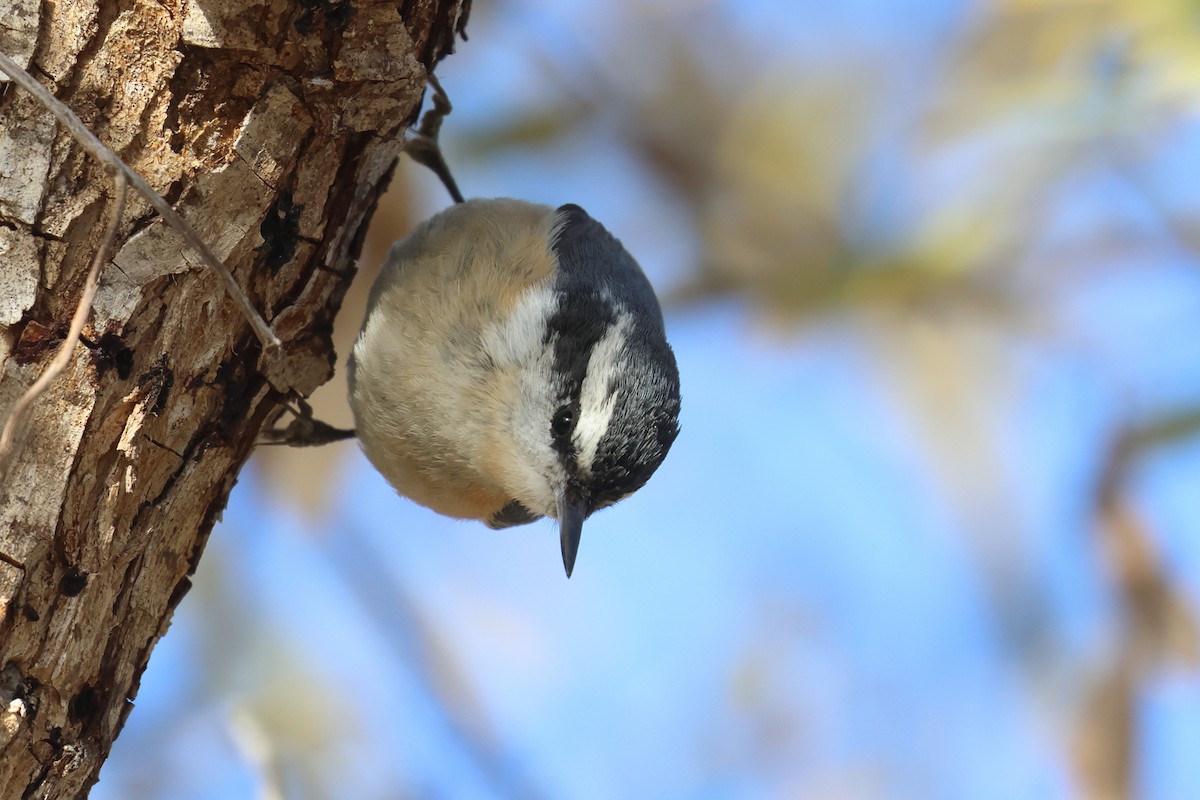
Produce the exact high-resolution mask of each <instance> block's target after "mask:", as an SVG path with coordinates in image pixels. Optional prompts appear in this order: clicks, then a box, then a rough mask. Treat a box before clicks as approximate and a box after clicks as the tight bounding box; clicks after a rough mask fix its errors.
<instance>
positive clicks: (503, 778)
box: [93, 0, 1200, 800]
mask: <svg viewBox="0 0 1200 800" xmlns="http://www.w3.org/2000/svg"><path fill="white" fill-rule="evenodd" d="M468 33H469V35H470V37H471V38H470V41H469V42H463V43H461V44H460V46H459V52H458V53H457V54H456V55H454V56H452V57H451V58H449V59H448V60H447V61H446V62H445V63H444V64H443V66H442V68H441V69H440V76H441V79H442V81H443V83H444V84H445V86H446V89H447V91H448V92H449V94H450V96H451V98H452V99H453V101H454V103H455V111H454V114H453V115H452V116H451V118H450V119H449V121H448V122H447V124H446V126H445V132H444V138H443V141H444V143H445V145H446V149H447V155H448V158H449V161H450V163H451V165H452V166H453V168H454V169H455V172H456V175H457V177H458V180H459V183H460V184H461V185H462V187H463V189H464V191H465V192H466V193H467V194H468V195H479V196H494V195H511V196H518V197H524V198H527V199H531V200H535V201H540V202H545V203H549V204H552V205H558V204H561V203H564V202H577V203H579V204H581V205H583V206H584V207H585V208H587V209H588V211H589V212H590V213H591V214H593V215H594V216H595V217H596V218H598V219H600V220H602V221H604V223H605V224H606V225H607V226H608V227H609V228H610V230H612V231H613V232H614V233H616V234H617V235H618V236H619V237H620V238H621V239H622V240H623V241H624V242H625V244H626V245H627V247H628V248H629V249H630V251H631V252H633V253H634V254H635V255H636V256H637V257H638V258H639V260H640V261H641V263H642V265H643V266H644V268H645V269H646V271H647V272H648V274H649V275H650V277H651V279H652V280H653V282H654V283H655V285H656V286H657V287H658V289H659V291H660V293H661V295H662V297H663V298H664V301H665V305H666V315H667V323H668V329H669V333H670V336H671V338H672V341H673V343H674V346H675V349H676V353H677V355H678V358H679V363H680V369H681V373H682V378H683V391H684V402H683V417H682V424H683V432H682V434H681V436H680V438H679V440H678V442H677V443H676V445H675V448H674V450H673V452H672V453H671V456H670V457H669V458H668V459H667V461H666V463H665V464H664V466H663V467H662V468H661V469H660V470H659V472H658V474H657V475H656V476H655V478H654V479H653V480H652V481H651V482H650V484H649V485H648V486H647V487H646V488H645V489H644V490H643V491H641V492H640V493H639V494H638V495H636V496H635V497H633V498H630V499H629V500H627V501H625V502H624V503H622V504H620V505H619V506H617V507H615V508H613V509H610V510H608V511H605V512H603V513H601V514H599V515H597V516H596V517H594V518H593V519H592V520H591V521H590V522H589V523H588V525H587V527H586V530H585V536H584V539H583V544H582V547H581V552H580V557H579V563H578V565H577V567H576V570H575V577H573V578H572V579H571V580H570V581H569V582H568V581H567V580H566V579H565V578H564V577H563V574H562V564H561V559H560V556H559V548H558V541H557V533H556V530H555V527H554V525H553V524H552V523H550V522H543V523H538V524H535V525H532V526H528V527H524V528H515V529H512V530H507V531H501V532H495V531H490V530H487V529H486V528H484V527H483V526H482V525H479V524H470V523H462V522H453V521H450V520H446V519H442V518H439V517H437V516H436V515H434V514H432V513H430V512H427V511H425V510H424V509H421V508H418V507H416V506H415V505H413V504H412V503H409V502H407V501H405V500H402V499H400V498H398V497H397V496H396V495H395V494H394V493H393V492H392V490H391V489H390V488H389V487H388V486H387V484H385V483H384V481H383V480H382V479H381V478H380V477H379V476H378V475H376V474H375V473H374V472H373V471H372V469H371V468H370V467H369V465H368V464H367V463H366V461H365V460H364V459H363V457H362V456H361V455H360V454H359V453H358V451H357V448H356V447H355V446H354V445H353V444H349V445H339V446H337V447H331V448H327V449H324V450H321V451H305V452H301V451H286V452H281V451H270V452H267V451H264V452H260V453H258V454H256V455H255V457H254V459H253V460H252V461H251V463H250V465H249V467H248V468H247V470H246V471H245V472H244V473H243V475H242V478H241V482H240V484H239V485H238V487H237V489H236V490H235V492H234V494H233V497H232V500H231V504H230V507H229V510H228V511H227V513H226V514H225V519H224V521H223V522H222V523H221V524H220V525H219V526H218V528H217V529H216V531H215V532H214V534H213V536H212V540H211V542H210V544H209V547H208V551H207V553H206V554H205V557H204V559H203V562H202V564H201V567H200V571H199V573H198V575H197V579H196V587H195V589H194V590H193V591H192V593H191V594H190V595H189V597H188V598H187V599H186V601H185V602H184V603H183V605H182V607H181V608H180V611H179V612H178V613H177V615H176V618H175V622H174V624H173V625H172V628H171V631H170V634H169V635H168V636H167V637H166V639H165V640H164V641H163V642H162V643H161V644H160V645H159V646H158V648H157V649H156V650H155V653H154V656H153V658H152V659H151V662H150V667H149V670H148V671H147V673H146V676H145V679H144V681H143V685H142V689H141V693H140V695H139V696H138V698H137V709H136V711H135V712H134V713H133V714H132V715H131V717H130V720H129V723H128V725H127V727H126V729H125V731H124V733H123V734H122V735H121V737H120V738H119V739H118V741H117V744H116V747H115V749H114V752H113V756H112V758H111V760H110V761H109V763H108V765H107V766H106V767H105V769H104V771H103V773H102V779H101V782H100V784H99V786H98V787H97V788H96V790H95V791H94V793H93V797H95V798H105V799H106V800H107V799H109V798H237V797H244V798H264V799H265V798H276V797H288V798H348V797H353V798H553V799H557V798H566V799H568V800H575V799H576V798H578V799H580V800H603V799H607V798H703V799H707V798H839V799H840V798H922V799H923V800H924V799H927V798H947V799H948V800H950V799H953V800H959V799H961V798H972V799H973V798H997V799H1000V798H1005V799H1007V798H1124V797H1138V798H1180V799H1181V800H1182V799H1183V798H1187V799H1188V800H1194V799H1195V798H1198V797H1200V646H1198V636H1197V630H1198V629H1197V616H1198V612H1200V532H1198V527H1200V167H1198V165H1200V7H1198V6H1197V5H1196V3H1195V2H1194V0H1061V1H1057V2H1056V1H1055V0H976V1H975V2H968V1H967V0H842V2H839V3H830V2H824V1H823V0H821V1H818V0H758V1H757V2H752V3H751V2H740V1H739V0H654V2H648V1H646V0H641V1H639V0H609V2H605V3H586V2H583V0H498V1H497V2H490V3H489V2H478V3H477V4H476V8H475V9H474V13H473V14H472V18H471V22H470V25H469V28H468ZM447 203H448V199H447V198H446V196H445V194H444V192H443V191H442V190H441V188H440V186H438V184H437V182H436V180H434V179H433V178H432V176H431V175H429V174H427V173H425V172H423V171H422V170H420V169H419V168H415V167H413V166H412V165H411V164H410V163H407V162H406V163H402V164H401V166H400V168H399V169H398V171H397V177H396V180H395V181H394V184H393V187H392V190H391V192H390V194H389V195H388V197H387V199H386V201H385V202H384V204H383V206H382V207H381V209H380V211H379V213H378V214H377V216H376V218H375V223H374V229H373V233H372V235H371V237H370V241H369V242H368V245H367V248H366V251H365V253H364V256H363V261H362V270H361V274H360V276H359V279H358V281H357V282H356V287H355V289H354V292H353V294H352V295H351V297H350V298H349V299H348V301H347V306H346V308H345V310H344V314H343V316H342V319H341V322H342V323H343V326H342V328H341V330H340V332H339V344H338V347H339V361H340V362H342V363H344V361H345V355H346V353H347V352H348V351H349V347H350V343H351V341H352V338H353V335H354V333H355V332H356V330H357V327H358V324H359V320H360V318H361V313H362V311H361V309H362V302H363V297H364V296H365V293H366V290H367V287H368V285H369V282H370V280H371V278H372V277H373V275H374V271H375V269H376V266H377V264H378V263H379V261H380V260H381V259H382V257H383V253H384V251H385V249H386V247H387V245H388V243H389V242H390V241H391V240H392V239H394V238H396V237H397V236H400V235H402V234H404V233H405V232H407V231H408V230H409V229H411V227H412V226H413V225H414V224H415V223H416V222H417V221H419V220H420V219H422V218H424V217H426V216H428V215H429V214H431V213H433V212H434V211H436V210H438V209H440V208H442V207H444V206H445V205H446V204H447ZM344 391H345V389H344V377H343V376H342V375H341V374H339V375H338V376H337V377H336V378H335V379H334V381H333V383H332V384H330V385H329V386H327V387H325V388H323V389H322V390H321V392H320V393H319V395H318V398H317V399H318V403H317V406H318V411H319V414H320V416H322V417H323V418H325V419H328V420H329V421H331V422H334V423H342V424H348V420H349V416H348V411H347V409H346V406H345V401H344V399H343V395H344Z"/></svg>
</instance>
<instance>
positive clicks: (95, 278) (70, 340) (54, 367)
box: [0, 166, 129, 475]
mask: <svg viewBox="0 0 1200 800" xmlns="http://www.w3.org/2000/svg"><path fill="white" fill-rule="evenodd" d="M109 170H110V172H111V173H112V179H113V188H114V189H115V190H116V194H115V196H114V197H113V202H112V204H111V205H110V206H109V209H108V225H107V227H106V228H105V230H104V239H103V240H102V241H101V242H100V247H99V249H97V250H96V255H95V256H93V257H92V264H91V266H90V267H89V268H88V274H87V279H86V280H85V281H84V283H83V292H82V293H81V294H80V295H79V303H78V304H77V305H76V306H75V314H74V316H72V317H71V327H70V329H69V330H68V331H67V338H66V339H64V340H63V343H62V344H61V345H59V348H58V352H57V353H55V354H54V360H53V361H51V362H50V365H49V366H48V367H46V371H45V372H43V373H42V374H41V375H40V376H39V377H38V379H37V380H36V381H34V382H33V385H32V386H30V387H29V388H28V389H26V390H25V394H23V395H21V398H20V399H19V400H17V402H16V405H14V406H13V408H12V411H11V412H10V413H9V415H8V420H7V421H6V422H5V423H4V431H3V433H0V475H2V474H4V473H5V472H7V470H8V461H9V457H10V456H11V454H12V448H13V439H14V438H15V436H16V431H17V426H18V425H19V424H20V421H21V417H22V416H24V414H25V412H26V411H27V410H28V408H29V407H30V405H32V404H33V401H34V400H36V399H37V398H38V396H39V395H41V393H42V392H44V391H46V387H47V386H49V385H50V382H51V381H53V380H54V379H55V378H57V377H58V375H59V373H60V372H62V371H63V370H64V369H66V368H67V364H68V363H70V361H71V354H72V353H73V352H74V351H75V345H77V344H78V343H79V336H80V334H82V333H83V325H84V323H85V322H87V318H88V314H89V313H90V312H91V310H92V300H93V299H94V298H95V296H96V286H97V285H98V284H99V283H100V269H101V268H102V267H103V266H104V264H105V262H107V261H108V258H109V253H110V251H111V250H112V245H113V240H114V239H115V238H116V236H117V228H118V227H119V226H120V224H121V215H122V214H124V213H125V196H126V194H127V192H128V188H129V187H128V184H127V183H126V180H125V173H124V172H122V171H120V170H116V169H113V168H112V167H111V166H109Z"/></svg>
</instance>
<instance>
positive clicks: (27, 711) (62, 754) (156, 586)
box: [0, 0, 469, 798]
mask: <svg viewBox="0 0 1200 800" xmlns="http://www.w3.org/2000/svg"><path fill="white" fill-rule="evenodd" d="M468 5H469V0H406V1H405V2H400V3H385V2H377V1H376V0H354V1H353V2H351V1H350V0H344V1H343V2H339V1H338V0H316V1H315V2H298V1H296V0H258V1H257V2H254V0H249V1H247V0H155V1H154V2H150V1H148V0H121V2H96V1H95V0H59V2H57V3H44V2H40V1H39V0H0V49H2V50H4V51H5V52H7V53H8V54H9V55H11V56H13V57H14V58H15V59H16V60H17V61H18V62H19V63H22V64H28V67H27V69H28V70H29V71H30V72H32V73H33V74H34V76H35V77H37V78H38V79H39V80H40V81H41V82H42V83H43V85H45V86H47V87H48V88H49V89H50V90H51V91H52V92H53V93H54V94H56V95H57V96H58V97H59V98H60V99H61V100H63V101H64V102H65V103H66V104H67V105H68V106H70V107H72V108H73V109H74V110H75V111H76V113H78V114H79V116H80V117H82V119H83V121H84V122H85V123H86V124H87V125H88V126H89V127H90V128H91V129H92V130H93V131H94V132H95V133H96V134H97V135H98V136H99V137H100V138H101V140H103V141H104V142H105V143H106V144H107V145H109V147H111V148H112V149H113V150H115V151H116V152H117V153H118V154H119V155H120V156H121V157H122V158H123V159H124V160H125V161H126V162H127V163H129V164H130V165H131V166H132V167H133V168H134V169H135V170H137V171H138V172H140V173H141V174H142V176H143V177H145V178H146V179H147V181H148V182H149V183H150V184H151V185H152V186H153V187H154V188H155V189H157V190H158V191H159V192H160V193H161V194H163V195H164V196H165V197H166V198H167V200H168V202H170V203H172V204H173V205H174V206H175V207H176V209H177V210H179V211H180V212H181V213H182V215H183V216H184V217H185V218H186V219H187V220H188V221H189V222H190V223H191V224H192V226H193V227H194V228H196V229H197V231H198V232H199V233H200V235H201V237H202V238H204V239H205V241H206V242H207V243H208V244H209V246H210V247H211V248H212V249H213V250H214V251H215V252H216V254H217V256H218V257H220V258H223V259H224V260H225V262H226V264H227V265H228V266H229V267H230V269H231V270H232V272H233V274H234V276H235V277H236V279H237V281H238V282H239V283H240V284H241V285H242V286H243V287H244V288H245V289H246V291H247V292H248V293H249V295H250V297H251V300H252V302H253V303H254V305H255V306H256V307H257V308H258V309H259V310H260V311H261V313H262V314H263V316H264V317H266V319H267V320H268V321H269V322H270V323H271V324H272V325H273V326H274V327H275V330H276V332H277V334H278V335H279V337H280V338H281V339H282V340H283V345H284V352H285V353H286V357H287V361H286V363H287V369H286V370H285V373H286V375H287V376H288V381H286V383H287V384H290V385H283V384H284V383H285V382H284V381H282V380H280V379H279V378H274V379H273V380H274V382H272V381H271V380H268V378H267V377H265V376H264V374H263V369H264V368H263V366H262V362H260V354H261V347H260V345H259V342H258V340H257V339H256V338H255V337H254V335H253V333H252V332H251V329H250V328H249V327H248V325H247V324H246V322H245V320H244V319H243V317H242V316H241V315H240V313H239V311H238V310H237V307H236V306H235V304H234V303H233V302H232V301H231V300H230V298H229V296H228V295H227V294H226V293H225V291H224V289H223V288H222V285H221V283H220V282H219V280H218V279H217V278H216V277H215V276H214V275H212V274H211V273H209V272H208V271H206V270H205V269H203V268H202V267H200V266H198V263H199V262H198V260H197V258H196V256H195V254H194V253H192V252H190V251H189V250H188V248H187V247H186V246H185V245H184V244H183V242H182V240H181V239H180V237H178V236H177V235H176V234H175V233H174V232H173V231H171V229H169V228H168V227H167V226H166V225H165V224H164V223H163V222H162V220H161V219H160V218H159V217H158V215H157V214H156V213H154V212H153V211H152V210H151V209H150V207H149V205H148V204H147V203H146V202H145V201H144V200H143V199H142V198H141V197H138V196H136V195H134V194H132V193H131V194H130V195H129V202H128V205H127V207H126V211H125V215H124V218H123V220H122V222H121V226H120V229H119V231H118V235H117V239H116V242H115V245H114V248H113V256H112V259H111V262H110V263H109V264H107V266H106V267H105V272H104V275H103V277H102V280H101V284H100V289H99V291H98V293H97V296H96V300H95V303H94V304H93V310H92V313H91V316H90V317H89V322H88V325H87V326H86V327H85V329H84V342H83V343H82V344H81V345H80V346H79V347H77V348H76V350H75V352H74V354H73V358H72V360H71V362H70V364H69V366H68V367H67V369H66V371H65V372H64V373H63V374H62V375H61V376H60V377H59V379H58V380H57V381H56V382H55V383H54V384H52V386H51V387H50V389H49V391H48V392H47V393H46V394H44V395H42V397H41V398H40V399H39V400H38V401H37V402H36V404H35V405H34V406H33V409H32V411H31V413H30V414H29V416H28V422H27V424H26V425H25V426H23V427H24V432H23V434H22V435H21V437H20V438H19V440H18V443H17V447H18V448H19V449H18V450H17V452H16V454H15V456H14V458H13V460H12V462H11V464H10V465H9V468H8V471H7V474H6V475H5V476H4V477H3V482H2V483H0V797H3V798H8V797H13V798H16V797H25V798H42V797H47V798H49V797H55V798H58V797H79V796H83V795H85V794H86V793H87V790H88V788H89V787H90V786H91V785H92V784H93V783H95V781H96V778H97V773H98V771H99V769H100V766H101V764H102V763H103V762H104V759H105V757H106V756H107V755H108V752H109V750H110V748H111V746H112V742H113V739H114V738H115V737H116V735H117V733H118V732H119V730H120V728H121V725H122V723H123V722H124V720H125V717H126V715H127V714H128V713H129V711H130V709H131V708H132V703H131V702H130V701H131V700H132V699H133V697H134V696H135V695H136V693H137V687H138V682H139V679H140V677H141V674H142V671H143V670H144V669H145V667H146V662H147V660H148V659H149V657H150V651H151V649H152V648H153V647H154V644H155V642H156V641H157V640H158V638H159V637H160V636H162V634H163V633H164V631H165V630H166V628H167V625H168V623H169V621H170V618H171V613H172V611H173V609H174V608H175V606H176V605H177V604H178V603H179V601H180V599H181V598H182V597H183V595H184V594H185V593H186V592H187V589H188V587H189V577H188V576H189V575H190V574H191V573H192V571H193V570H194V569H195V566H196V563H197V559H199V557H200V553H201V552H202V550H203V548H204V544H205V540H206V539H207V537H208V533H209V531H210V530H211V528H212V525H213V522H214V521H215V520H216V518H217V517H218V515H219V514H220V512H221V509H222V508H223V507H224V506H225V502H226V498H227V496H228V494H229V491H230V489H231V488H232V487H233V484H234V482H235V481H236V478H237V473H238V470H239V468H240V467H241V466H242V464H243V463H244V462H245V460H246V458H247V457H248V456H249V454H250V452H251V449H252V447H253V443H254V440H255V437H256V435H257V434H258V432H259V429H260V428H261V427H262V426H263V424H264V423H265V422H266V421H268V420H270V419H271V418H272V417H273V416H274V415H275V414H277V413H278V411H279V409H280V407H281V401H282V400H283V399H284V397H285V393H286V391H287V390H288V389H289V388H292V389H295V390H297V391H298V392H300V393H301V394H304V395H307V394H309V393H310V392H311V391H312V390H313V389H314V388H316V386H318V385H319V384H320V383H322V382H324V381H326V380H328V379H329V377H330V375H331V374H332V368H333V363H334V353H333V348H332V345H331V343H330V338H329V335H330V328H331V325H332V319H333V315H334V314H335V313H336V311H337V308H338V306H339V305H340V303H341V299H342V296H343V294H344V293H345V291H346V287H347V285H348V283H349V281H350V279H351V277H352V275H353V273H354V259H355V257H356V256H357V254H358V250H359V246H360V244H361V242H362V238H363V235H364V233H365V231H366V226H367V221H368V219H369V217H370V215H371V212H372V211H373V210H374V207H375V203H376V200H377V198H378V196H379V193H380V192H381V190H382V189H383V187H384V185H385V184H386V183H387V180H388V177H389V176H390V174H391V169H392V165H393V163H394V160H395V158H396V156H397V155H398V153H399V151H400V149H401V142H402V134H403V129H404V126H405V125H406V124H408V123H410V122H411V121H412V120H413V119H414V115H415V113H416V111H417V108H418V106H419V103H420V99H421V92H422V89H423V86H424V82H425V70H426V68H431V67H432V66H433V64H434V63H436V61H437V60H438V59H440V58H441V57H442V56H443V55H445V54H446V53H447V52H448V51H449V50H450V49H451V47H452V44H453V40H454V35H455V33H456V32H458V31H460V30H461V28H462V25H463V23H464V22H465V17H466V13H467V6H468ZM112 196H113V186H112V181H111V180H110V178H109V177H108V176H107V174H106V173H105V172H104V170H103V169H101V168H100V167H99V166H98V165H97V164H96V163H95V162H94V161H93V160H92V159H91V158H90V157H89V156H88V155H86V154H85V153H84V151H82V150H81V149H80V147H79V146H78V145H77V144H76V143H75V142H74V140H72V139H71V138H70V136H69V134H67V133H66V132H65V131H64V130H62V129H61V128H60V127H58V126H56V123H55V122H54V120H53V118H52V117H51V116H50V114H49V113H48V112H47V111H46V110H45V109H43V108H41V107H40V106H39V105H37V103H36V102H35V101H34V100H33V99H32V98H31V97H30V96H29V95H28V94H27V93H25V92H24V91H22V90H20V89H19V88H17V87H16V86H15V85H12V84H0V370H2V372H0V422H2V421H3V419H4V418H5V417H6V416H7V413H8V411H9V409H11V407H12V406H13V403H14V402H15V401H16V399H17V398H18V397H19V396H20V395H21V393H22V392H24V390H25V389H26V388H27V387H28V386H29V385H30V384H31V383H32V382H33V381H34V380H35V379H36V378H37V376H38V375H39V374H40V373H41V372H42V370H43V369H44V368H45V366H46V364H47V363H48V362H49V360H50V358H51V357H52V356H53V353H54V350H55V348H56V346H57V345H58V343H59V342H60V341H61V340H62V338H63V336H64V333H65V331H66V330H67V327H68V323H69V320H70V318H71V315H72V313H73V311H74V306H75V304H76V302H77V300H78V298H79V295H80V290H81V286H82V283H83V276H84V275H85V274H86V271H87V267H88V262H89V260H90V259H91V258H92V255H93V254H94V252H95V250H96V248H97V247H98V244H99V241H100V239H101V236H102V234H103V228H104V222H105V219H106V214H107V209H108V204H109V203H111V202H112ZM272 375H274V372H272Z"/></svg>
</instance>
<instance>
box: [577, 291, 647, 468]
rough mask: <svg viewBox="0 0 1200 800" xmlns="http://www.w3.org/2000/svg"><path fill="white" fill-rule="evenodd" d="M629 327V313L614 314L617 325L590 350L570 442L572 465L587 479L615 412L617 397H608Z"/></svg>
mask: <svg viewBox="0 0 1200 800" xmlns="http://www.w3.org/2000/svg"><path fill="white" fill-rule="evenodd" d="M631 325H632V318H631V317H630V316H629V314H628V313H626V312H618V313H617V319H616V322H614V323H613V325H612V326H611V327H609V329H608V330H607V331H605V333H604V336H602V337H601V338H600V341H598V342H596V345H595V346H594V347H593V348H592V353H591V357H590V358H589V359H588V366H587V372H586V373H584V376H583V386H582V387H580V391H579V421H578V422H577V423H576V424H575V434H574V436H573V437H572V438H573V440H574V445H575V453H576V455H575V463H576V465H577V466H578V467H579V469H580V470H582V471H583V472H584V474H585V475H586V476H588V477H590V476H591V473H592V463H593V461H594V460H595V458H596V451H597V450H598V449H599V447H600V440H601V439H603V438H604V434H605V432H606V431H607V430H608V423H609V422H610V421H611V420H612V415H613V410H614V409H615V408H616V404H617V396H616V393H612V394H610V393H609V386H610V385H611V384H613V383H614V382H615V379H616V378H617V376H618V375H620V374H621V373H622V372H623V371H624V369H625V363H624V358H623V353H624V350H625V337H626V333H627V332H628V331H629V328H630V326H631Z"/></svg>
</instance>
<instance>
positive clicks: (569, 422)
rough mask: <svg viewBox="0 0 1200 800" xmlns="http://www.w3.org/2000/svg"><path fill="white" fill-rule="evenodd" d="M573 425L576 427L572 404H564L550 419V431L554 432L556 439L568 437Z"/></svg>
mask: <svg viewBox="0 0 1200 800" xmlns="http://www.w3.org/2000/svg"><path fill="white" fill-rule="evenodd" d="M573 427H575V412H574V411H572V410H571V407H570V406H563V407H562V408H560V409H559V410H558V411H555V412H554V417H553V418H552V419H551V420H550V433H552V434H554V438H555V439H563V438H566V437H567V436H569V435H570V433H571V428H573Z"/></svg>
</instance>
